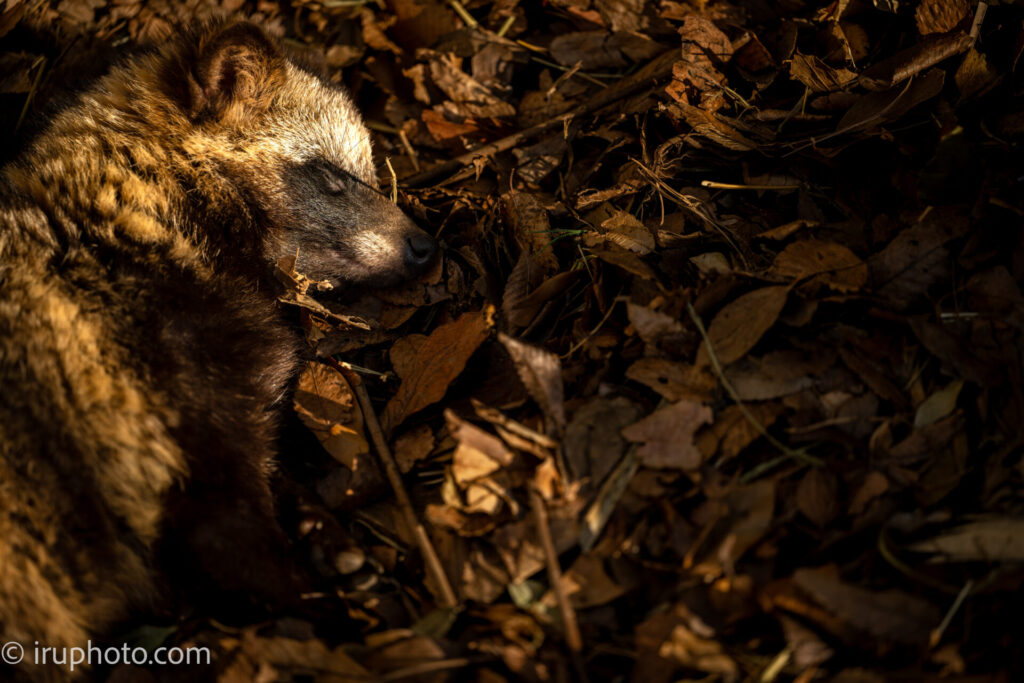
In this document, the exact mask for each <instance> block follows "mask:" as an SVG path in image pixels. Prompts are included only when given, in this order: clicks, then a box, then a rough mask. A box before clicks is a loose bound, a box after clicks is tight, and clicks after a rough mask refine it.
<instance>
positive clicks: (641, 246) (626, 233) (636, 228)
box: [601, 211, 654, 255]
mask: <svg viewBox="0 0 1024 683" xmlns="http://www.w3.org/2000/svg"><path fill="white" fill-rule="evenodd" d="M601 227H602V228H604V229H605V230H606V231H607V232H605V233H603V235H602V236H603V237H604V238H605V239H607V240H608V241H610V242H613V243H615V244H617V245H619V246H620V247H622V248H623V249H628V250H630V251H632V252H634V253H636V254H641V255H643V254H649V253H651V251H653V250H654V235H652V234H651V231H650V230H648V229H647V226H646V225H644V224H643V223H641V222H640V221H639V220H637V218H636V217H635V216H633V215H632V214H629V213H626V212H625V211H616V212H615V213H614V214H613V215H612V216H611V217H610V218H608V219H606V220H604V221H602V222H601Z"/></svg>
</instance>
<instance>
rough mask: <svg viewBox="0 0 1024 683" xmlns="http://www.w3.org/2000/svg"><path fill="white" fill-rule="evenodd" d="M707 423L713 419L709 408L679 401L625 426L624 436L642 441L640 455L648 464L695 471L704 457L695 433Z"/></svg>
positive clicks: (646, 464) (656, 466) (627, 438)
mask: <svg viewBox="0 0 1024 683" xmlns="http://www.w3.org/2000/svg"><path fill="white" fill-rule="evenodd" d="M708 422H711V409H710V408H708V407H707V406H703V405H700V404H699V403H691V402H690V401H679V402H678V403H673V404H670V405H667V406H665V407H664V408H661V409H660V410H657V411H655V412H654V413H652V414H651V415H648V416H647V417H645V418H644V419H642V420H640V421H639V422H636V423H634V424H631V425H629V426H628V427H625V428H623V429H622V436H624V437H625V438H626V440H628V441H632V442H633V443H642V444H643V445H642V446H641V447H640V450H639V451H637V455H638V456H639V457H640V459H641V461H642V462H643V464H644V465H645V466H647V467H653V468H656V469H679V470H695V469H697V468H698V467H700V464H701V462H702V459H703V458H702V456H701V453H700V451H699V450H697V447H696V446H695V445H694V443H693V436H694V433H695V432H696V431H697V429H699V428H700V426H701V425H702V424H706V423H708Z"/></svg>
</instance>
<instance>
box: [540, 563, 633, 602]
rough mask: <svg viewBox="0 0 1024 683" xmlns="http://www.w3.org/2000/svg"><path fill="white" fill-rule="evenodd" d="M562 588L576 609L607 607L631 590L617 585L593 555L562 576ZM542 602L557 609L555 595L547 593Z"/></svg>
mask: <svg viewBox="0 0 1024 683" xmlns="http://www.w3.org/2000/svg"><path fill="white" fill-rule="evenodd" d="M562 586H563V589H564V590H565V592H566V593H567V594H568V596H569V601H570V603H572V606H573V607H575V608H576V609H587V608H588V607H597V606H598V605H606V604H608V603H609V602H611V601H612V600H616V599H618V598H620V597H622V596H623V595H625V594H626V592H628V591H629V590H630V589H631V588H632V586H630V585H628V584H623V583H622V582H620V581H616V580H615V579H613V578H612V577H611V576H609V575H608V572H607V571H606V570H605V568H604V561H603V560H602V558H601V557H598V556H597V555H596V554H594V553H586V554H584V555H580V556H579V557H578V558H576V561H575V562H573V563H572V566H571V567H569V569H567V570H566V572H565V573H564V574H563V575H562ZM542 602H543V603H544V604H548V605H550V606H551V607H556V605H557V603H556V602H555V598H554V593H553V592H551V591H549V592H548V593H547V594H546V595H545V596H544V598H543V600H542Z"/></svg>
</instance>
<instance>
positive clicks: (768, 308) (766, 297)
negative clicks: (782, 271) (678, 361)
mask: <svg viewBox="0 0 1024 683" xmlns="http://www.w3.org/2000/svg"><path fill="white" fill-rule="evenodd" d="M787 296H789V287H763V288H761V289H755V290H754V291H752V292H747V293H746V294H744V295H743V296H741V297H739V298H738V299H736V300H735V301H733V302H732V303H730V304H727V305H726V306H725V307H724V308H722V310H720V311H719V312H718V314H717V315H716V316H715V317H714V319H713V320H712V321H711V325H709V326H708V342H710V344H711V348H712V349H714V352H715V356H716V357H717V358H718V362H719V363H721V364H722V365H723V366H725V365H728V364H729V363H732V362H735V361H737V360H739V359H740V358H742V357H743V356H745V355H746V353H747V351H750V349H752V348H754V345H755V344H756V343H757V342H758V340H760V339H761V337H762V336H763V335H764V333H765V332H767V331H768V329H769V328H770V327H771V326H772V325H774V324H775V321H776V320H777V319H778V317H779V313H781V312H782V307H783V306H785V305H786V297H787ZM708 342H705V343H704V344H701V346H700V349H699V350H698V351H697V363H696V364H697V365H698V366H707V365H709V364H710V362H711V359H710V356H709V355H708V348H707V346H708Z"/></svg>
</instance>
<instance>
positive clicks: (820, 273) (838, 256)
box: [769, 240, 868, 292]
mask: <svg viewBox="0 0 1024 683" xmlns="http://www.w3.org/2000/svg"><path fill="white" fill-rule="evenodd" d="M769 272H770V273H771V274H773V275H776V276H778V277H781V278H787V279H794V280H802V279H804V278H809V277H811V276H814V278H813V280H812V282H813V283H819V284H823V285H826V286H828V287H830V288H832V289H835V290H836V291H840V292H852V291H856V290H857V289H860V288H861V287H863V286H864V284H865V283H866V282H867V280H868V267H867V265H865V263H864V262H863V261H861V260H860V259H859V258H857V256H856V254H854V253H853V252H852V251H850V250H849V249H848V248H846V247H844V246H843V245H841V244H836V243H835V242H822V241H820V240H799V241H797V242H793V243H792V244H790V245H788V246H787V247H786V248H785V249H783V250H782V252H781V253H780V254H779V255H778V256H776V257H775V262H774V263H773V264H772V267H771V270H770V271H769Z"/></svg>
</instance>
